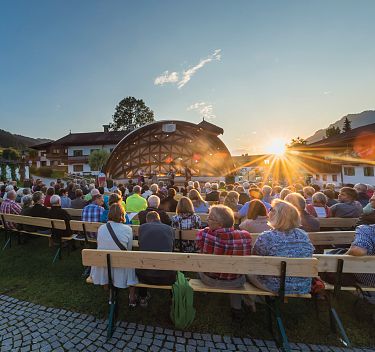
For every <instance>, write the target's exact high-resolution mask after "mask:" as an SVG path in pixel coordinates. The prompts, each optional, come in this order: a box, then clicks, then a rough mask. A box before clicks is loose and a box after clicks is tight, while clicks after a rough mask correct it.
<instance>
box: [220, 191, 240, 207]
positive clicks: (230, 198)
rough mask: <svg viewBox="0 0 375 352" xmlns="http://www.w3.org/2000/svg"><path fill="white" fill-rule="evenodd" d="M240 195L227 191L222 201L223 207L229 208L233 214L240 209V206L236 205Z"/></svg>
mask: <svg viewBox="0 0 375 352" xmlns="http://www.w3.org/2000/svg"><path fill="white" fill-rule="evenodd" d="M239 199H240V195H239V193H238V192H236V191H229V192H228V194H227V196H226V197H225V199H224V205H226V206H227V207H229V208H231V209H232V210H233V211H234V212H236V211H239V210H240V209H241V208H242V204H238V202H239Z"/></svg>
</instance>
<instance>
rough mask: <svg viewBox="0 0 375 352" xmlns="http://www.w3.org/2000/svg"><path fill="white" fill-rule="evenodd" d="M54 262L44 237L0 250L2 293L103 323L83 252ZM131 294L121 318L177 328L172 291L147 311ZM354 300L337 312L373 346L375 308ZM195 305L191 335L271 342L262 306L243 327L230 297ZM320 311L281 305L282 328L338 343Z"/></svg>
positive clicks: (100, 294)
mask: <svg viewBox="0 0 375 352" xmlns="http://www.w3.org/2000/svg"><path fill="white" fill-rule="evenodd" d="M0 238H1V240H0V242H1V244H3V242H2V240H3V238H4V235H3V233H0ZM13 242H16V241H13ZM52 258H53V251H52V249H50V248H48V245H47V240H46V239H44V238H29V239H28V242H27V243H26V244H23V245H17V244H13V245H12V248H11V249H6V250H5V251H3V252H0V293H2V294H7V295H9V296H13V297H16V298H18V299H22V300H26V301H30V302H34V303H37V304H42V305H45V306H50V307H57V308H64V309H68V310H73V311H77V312H81V313H87V314H92V315H94V316H96V317H98V318H102V319H105V318H106V314H107V293H106V292H105V291H104V290H103V288H102V287H98V286H93V285H87V284H86V283H85V280H84V279H83V278H82V277H81V274H82V272H83V267H82V263H81V251H80V249H77V250H75V251H73V252H72V253H71V254H70V255H69V256H68V255H67V253H66V252H65V251H64V254H63V259H62V261H60V262H57V263H55V264H52ZM127 294H128V292H127V290H121V291H120V311H119V319H121V320H126V321H131V322H137V323H142V324H150V325H155V326H162V327H165V328H173V324H172V323H171V321H170V318H169V312H170V293H169V292H167V291H163V290H153V291H152V299H151V301H150V305H149V308H148V309H142V308H137V309H135V310H134V311H129V310H128V308H127ZM355 302H356V298H355V297H354V296H353V295H351V294H349V293H342V294H341V297H340V300H339V304H338V307H337V309H338V313H339V314H340V316H341V318H342V321H343V323H344V326H345V328H346V331H347V333H348V335H349V337H350V339H351V340H352V343H353V344H354V345H357V346H374V345H375V334H374V330H373V329H374V322H373V321H372V314H373V313H374V311H375V308H374V307H373V306H371V305H370V304H368V303H366V302H363V301H361V302H360V303H359V304H357V305H355ZM194 303H195V308H196V311H197V313H196V319H195V321H194V323H193V325H191V326H190V327H189V328H188V330H189V331H196V332H201V333H212V334H228V335H233V336H239V337H246V336H247V337H249V336H250V337H252V338H264V339H272V336H271V335H270V333H269V332H268V330H267V319H266V309H265V306H263V305H260V304H258V305H257V312H256V313H250V312H248V313H247V316H246V318H245V320H244V321H243V322H242V323H240V324H239V323H233V322H232V319H231V314H230V307H229V299H228V296H227V295H224V294H203V293H196V294H195V296H194ZM319 310H320V314H319V318H318V317H317V315H316V311H315V307H314V304H313V302H312V301H311V300H302V299H291V300H289V303H287V304H285V305H284V306H283V307H282V312H283V317H284V324H285V326H286V330H287V334H288V336H289V339H290V340H291V341H294V342H303V343H312V344H332V345H339V342H338V340H337V338H336V337H335V335H333V334H331V333H330V328H329V319H328V314H327V306H326V304H325V303H324V302H321V303H320V304H319Z"/></svg>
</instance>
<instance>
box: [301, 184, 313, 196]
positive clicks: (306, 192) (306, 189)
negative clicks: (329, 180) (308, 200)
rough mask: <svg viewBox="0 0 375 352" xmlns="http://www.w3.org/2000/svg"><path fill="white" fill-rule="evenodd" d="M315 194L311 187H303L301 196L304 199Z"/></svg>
mask: <svg viewBox="0 0 375 352" xmlns="http://www.w3.org/2000/svg"><path fill="white" fill-rule="evenodd" d="M314 193H315V188H314V187H311V186H306V187H303V194H304V195H305V197H312V195H313V194H314Z"/></svg>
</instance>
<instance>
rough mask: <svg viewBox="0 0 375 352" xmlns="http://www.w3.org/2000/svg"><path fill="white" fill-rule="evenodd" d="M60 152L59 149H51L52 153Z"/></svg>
mask: <svg viewBox="0 0 375 352" xmlns="http://www.w3.org/2000/svg"><path fill="white" fill-rule="evenodd" d="M59 153H60V149H52V154H59Z"/></svg>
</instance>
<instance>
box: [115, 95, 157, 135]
mask: <svg viewBox="0 0 375 352" xmlns="http://www.w3.org/2000/svg"><path fill="white" fill-rule="evenodd" d="M153 121H155V119H154V112H153V111H152V110H151V109H150V108H149V107H148V106H146V104H145V103H144V101H143V100H142V99H136V98H134V97H126V98H124V99H122V100H121V101H120V103H119V104H118V105H117V106H116V109H115V113H114V115H113V123H111V124H110V129H111V130H113V131H125V130H127V129H129V128H138V127H140V126H143V125H146V124H147V123H149V122H153Z"/></svg>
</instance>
